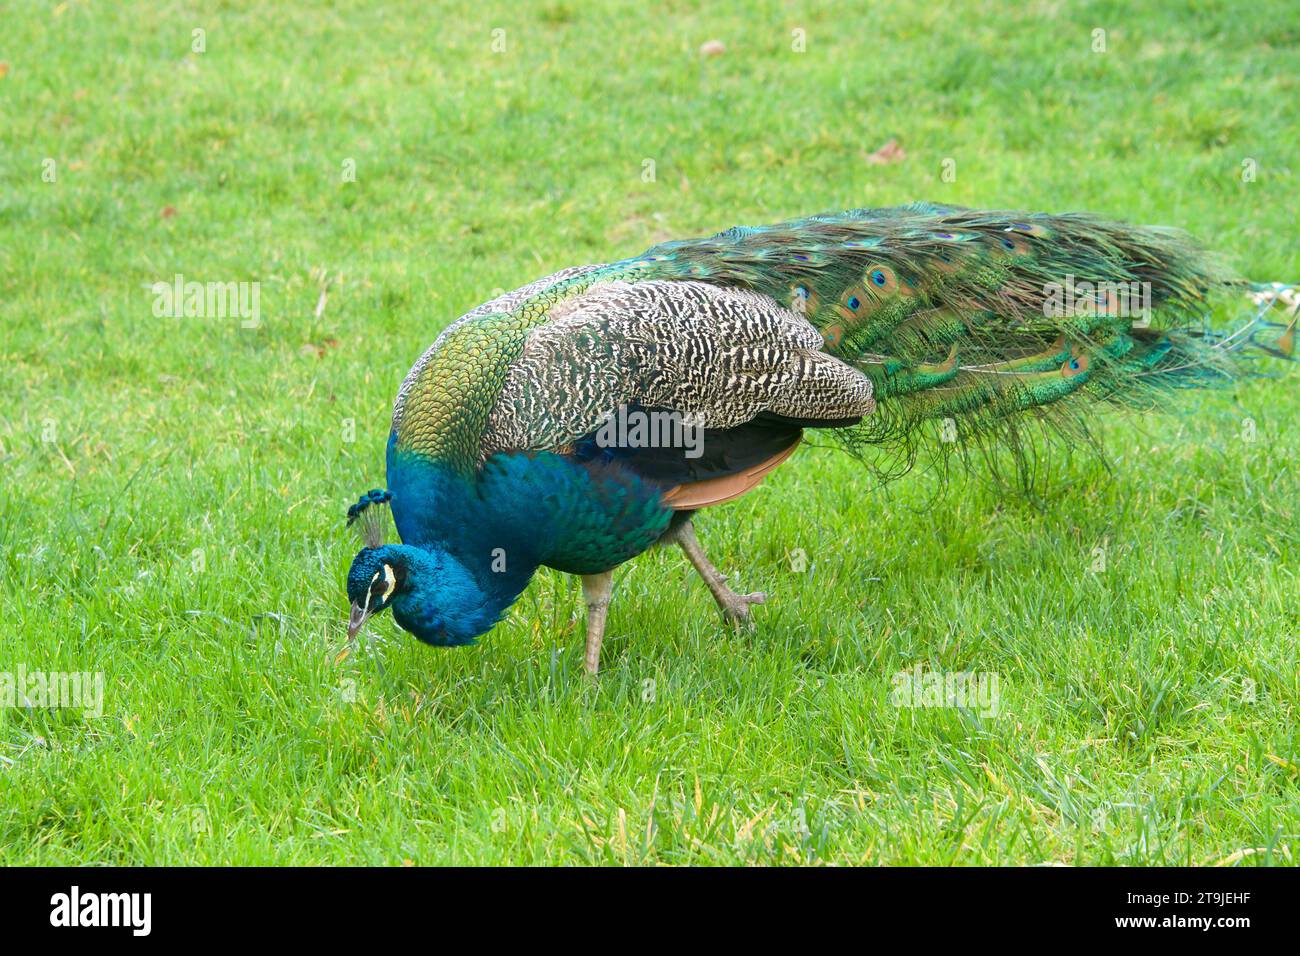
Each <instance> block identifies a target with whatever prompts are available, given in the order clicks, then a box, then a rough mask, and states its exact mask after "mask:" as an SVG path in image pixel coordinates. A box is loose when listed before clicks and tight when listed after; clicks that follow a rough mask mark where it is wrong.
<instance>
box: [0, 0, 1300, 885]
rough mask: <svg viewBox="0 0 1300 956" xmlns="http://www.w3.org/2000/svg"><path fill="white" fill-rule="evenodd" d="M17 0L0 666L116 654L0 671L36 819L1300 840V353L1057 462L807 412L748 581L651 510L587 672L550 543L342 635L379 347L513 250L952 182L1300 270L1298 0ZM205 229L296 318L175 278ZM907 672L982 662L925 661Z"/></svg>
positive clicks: (1253, 264) (449, 842) (614, 841)
mask: <svg viewBox="0 0 1300 956" xmlns="http://www.w3.org/2000/svg"><path fill="white" fill-rule="evenodd" d="M814 7H815V8H816V9H814ZM724 8H725V9H724ZM0 19H2V20H3V24H4V25H3V30H2V31H0V64H2V65H0V362H2V365H0V369H2V374H0V469H2V475H3V477H2V480H0V569H2V573H3V580H2V581H0V621H2V622H3V625H2V626H0V673H9V674H16V673H18V672H19V670H20V669H22V670H24V671H25V672H28V673H30V672H33V671H38V672H90V673H100V674H102V675H103V681H104V684H103V687H104V695H103V715H102V716H100V717H90V716H86V715H85V714H84V713H83V712H82V711H81V710H79V709H75V708H63V709H46V708H35V709H30V708H24V707H21V706H18V707H3V708H0V863H6V864H26V863H47V864H50V863H59V864H63V863H91V864H99V863H102V864H128V863H146V864H182V863H200V864H228V863H231V864H234V863H243V864H249V863H251V864H272V863H362V864H385V865H387V864H392V865H400V864H403V863H407V862H410V863H414V864H441V863H516V864H533V863H546V864H553V863H608V864H681V863H704V864H728V863H798V864H823V863H827V864H858V863H885V864H1045V863H1066V864H1138V865H1143V864H1198V865H1199V864H1205V865H1213V864H1228V865H1233V864H1236V865H1261V864H1281V865H1288V864H1294V863H1296V862H1297V860H1298V859H1300V730H1298V729H1297V727H1298V721H1297V717H1298V716H1300V715H1298V713H1297V711H1298V709H1300V673H1298V670H1297V639H1298V638H1300V609H1298V608H1300V589H1298V584H1300V582H1298V581H1297V573H1298V569H1300V531H1298V527H1300V526H1298V523H1297V519H1298V517H1300V516H1298V514H1297V510H1298V504H1300V491H1298V488H1300V477H1298V476H1300V375H1296V376H1292V377H1290V378H1274V379H1266V380H1262V381H1258V382H1253V383H1249V384H1247V385H1243V386H1242V387H1240V388H1238V389H1236V390H1235V391H1230V392H1219V393H1202V394H1195V395H1192V394H1189V395H1188V396H1187V397H1186V401H1185V402H1184V403H1183V404H1182V405H1181V406H1180V410H1179V411H1178V412H1177V413H1175V414H1170V415H1167V416H1142V417H1139V418H1136V419H1134V418H1131V417H1130V418H1123V417H1120V416H1117V415H1114V414H1113V413H1109V412H1101V411H1099V412H1097V414H1096V418H1097V421H1098V424H1100V425H1102V426H1103V430H1104V433H1105V434H1106V436H1107V448H1108V460H1107V461H1108V465H1109V467H1108V466H1107V464H1103V463H1102V462H1100V461H1099V460H1098V459H1097V458H1096V457H1095V456H1091V455H1089V454H1087V453H1086V451H1085V450H1084V449H1078V450H1077V452H1076V453H1074V454H1066V453H1064V450H1063V449H1061V448H1060V447H1055V448H1051V449H1048V448H1047V446H1044V449H1045V454H1044V456H1043V460H1042V468H1041V474H1040V476H1039V477H1040V481H1039V485H1038V490H1037V492H1036V494H1035V495H1033V496H1026V495H1024V494H1021V493H1018V492H1015V491H1013V490H1010V489H1008V488H1005V487H1000V486H998V485H997V484H996V483H994V482H991V481H988V480H984V479H981V478H979V477H978V476H976V477H965V476H963V475H961V474H955V475H953V476H951V477H950V479H949V480H948V481H947V483H946V484H943V483H941V482H940V481H939V480H938V479H937V477H936V476H935V475H934V474H932V473H914V474H912V475H910V476H908V477H906V478H904V479H902V480H900V481H897V482H895V483H893V484H891V485H888V486H881V485H880V484H879V483H878V482H877V481H876V480H875V479H874V478H873V477H872V475H871V473H870V471H869V470H868V469H866V468H865V467H863V466H862V465H861V464H859V463H856V462H855V461H854V460H853V459H851V458H849V457H847V456H845V455H843V454H841V453H838V452H836V451H834V450H833V449H831V448H829V447H820V448H812V447H809V448H805V449H804V450H802V451H801V452H800V453H799V454H798V455H797V456H796V458H795V459H794V460H793V461H792V462H791V463H790V464H788V465H787V466H786V467H784V468H783V469H781V470H780V471H779V473H777V474H776V475H774V476H773V477H772V478H771V479H770V480H769V481H768V482H767V483H766V484H765V485H764V486H763V487H762V488H761V490H759V491H757V492H755V493H754V494H752V495H750V496H748V497H746V498H745V499H743V500H741V501H739V502H737V503H735V504H734V505H731V506H729V507H726V508H723V509H718V510H716V511H712V512H709V513H707V514H704V515H702V516H701V519H700V521H699V526H700V532H701V536H702V538H703V540H704V542H705V544H706V545H707V547H708V548H709V549H710V551H711V553H712V554H713V556H714V558H715V560H716V561H717V562H718V563H719V564H720V565H722V566H723V567H724V569H725V570H727V571H729V572H732V573H734V574H735V575H736V576H737V579H738V582H739V586H740V587H742V588H743V589H746V590H765V591H767V592H768V593H769V595H770V599H769V602H768V604H767V605H766V606H765V607H763V608H760V609H758V611H757V615H756V616H757V620H758V626H757V628H756V630H755V631H754V632H753V633H750V634H736V633H732V632H730V631H728V630H727V629H725V628H724V627H723V626H722V624H721V622H720V620H719V618H718V616H717V614H716V611H715V609H714V607H713V604H712V601H711V600H710V598H709V595H708V593H707V592H706V591H705V589H704V587H703V586H702V585H701V584H700V582H699V581H698V580H697V579H696V578H695V577H694V574H693V572H692V571H691V569H690V568H689V566H688V565H687V564H686V562H685V561H684V560H683V559H682V558H681V556H680V555H679V554H677V553H675V552H669V551H667V550H661V551H655V552H652V553H650V554H647V555H645V556H643V557H642V558H640V559H638V560H637V561H636V562H634V563H633V564H631V565H629V566H626V567H625V568H624V569H622V570H621V571H620V572H619V574H618V575H617V577H616V583H615V595H614V606H613V610H612V614H611V618H610V636H609V637H607V639H606V646H605V653H604V665H605V669H604V672H603V673H602V675H601V676H600V678H599V679H598V680H597V681H594V682H593V681H591V680H589V679H588V678H587V677H586V676H585V675H584V673H583V672H582V667H581V645H582V627H583V625H582V607H581V600H580V595H579V592H578V589H577V587H576V581H574V580H573V579H570V578H567V577H565V576H562V575H559V574H553V573H550V572H543V573H542V574H540V575H539V576H538V578H537V579H536V580H535V581H534V583H533V584H532V586H531V587H530V588H529V590H528V591H527V592H526V593H525V595H524V597H523V599H522V600H521V601H520V602H519V604H518V605H516V607H515V608H514V609H513V611H512V612H511V613H510V616H509V618H508V619H507V620H506V621H505V622H504V623H503V624H501V625H500V626H499V627H498V628H497V629H496V630H495V631H493V632H492V633H491V634H490V635H488V636H487V637H486V638H485V639H484V640H483V641H482V643H481V644H480V645H479V646H478V647H473V648H461V649H455V650H440V649H432V648H428V647H425V646H423V645H420V644H418V643H417V642H415V641H414V640H413V639H411V638H409V637H408V636H407V635H405V634H403V633H402V632H401V631H399V630H398V629H397V627H396V625H395V624H394V623H393V622H392V620H391V616H385V617H384V618H383V619H382V620H378V621H376V622H375V624H374V626H373V627H372V628H370V630H369V632H368V633H369V640H368V641H367V642H366V643H365V644H363V645H362V647H361V648H360V649H358V650H357V651H355V652H353V653H351V654H349V655H341V653H340V652H341V651H343V649H344V647H345V638H344V620H345V617H346V610H347V604H346V599H345V596H344V593H343V578H344V575H345V573H346V569H347V567H348V563H349V561H350V560H351V558H352V555H353V554H354V552H355V550H356V542H355V541H354V539H353V538H352V537H351V536H350V535H348V534H347V533H345V530H344V527H343V524H344V511H345V509H346V507H347V505H348V504H349V503H350V502H352V501H354V500H355V499H356V496H357V495H358V494H359V493H361V492H363V491H365V490H366V489H368V488H371V487H376V486H380V487H382V485H383V483H384V474H383V446H384V442H385V440H386V437H387V431H388V421H389V414H390V409H391V404H392V400H393V397H394V395H395V393H396V389H397V386H398V383H399V382H400V381H401V379H402V377H403V376H404V375H405V373H406V371H407V369H408V368H409V367H410V365H411V364H412V363H413V362H414V361H415V359H416V358H417V357H418V356H419V354H420V353H421V352H422V351H423V350H424V349H425V348H426V347H427V345H428V344H429V343H430V342H431V341H432V340H433V338H434V337H435V335H436V334H437V332H438V331H439V330H440V329H441V328H442V327H444V326H445V325H446V324H447V323H448V322H449V321H451V320H452V319H453V318H455V317H456V316H457V315H459V314H460V313H462V312H464V311H465V310H467V309H469V308H471V307H472V306H474V305H476V304H478V303H479V302H481V301H483V300H484V299H487V298H488V297H490V296H491V295H493V293H494V292H496V291H498V290H502V289H509V288H514V287H516V286H519V285H522V284H523V283H525V282H527V281H529V280H531V279H533V278H536V277H538V276H540V275H544V274H546V273H547V272H550V271H552V270H555V269H558V268H560V267H563V266H567V265H573V264H580V263H586V262H603V261H608V260H609V259H612V258H617V257H622V256H627V255H632V254H635V253H638V252H640V251H642V250H643V249H644V248H646V247H647V246H649V245H651V244H653V243H655V242H657V241H661V240H663V239H667V238H682V237H690V236H695V235H701V234H709V233H712V232H716V231H717V230H719V229H723V228H726V227H729V226H731V225H734V224H738V223H740V224H761V223H767V222H771V221H776V220H779V219H783V218H790V217H793V216H799V215H805V214H810V213H813V212H818V211H823V210H827V209H842V208H848V207H853V206H875V205H892V204H897V203H900V202H907V201H911V200H915V199H929V200H933V201H939V202H951V203H956V204H961V205H970V206H982V207H994V208H1029V209H1046V210H1051V211H1069V210H1076V209H1090V210H1093V211H1096V212H1100V213H1105V214H1109V215H1113V216H1116V217H1121V218H1126V219H1130V220H1133V221H1136V222H1143V223H1161V224H1169V225H1177V226H1181V227H1184V228H1186V229H1189V230H1190V231H1192V232H1193V233H1195V234H1196V235H1198V236H1200V237H1201V238H1202V239H1204V240H1205V241H1206V242H1207V243H1209V244H1211V245H1212V246H1214V247H1216V248H1217V249H1219V250H1221V251H1222V253H1223V255H1224V259H1225V261H1226V262H1227V263H1228V264H1229V265H1230V266H1231V267H1233V268H1234V269H1236V270H1237V271H1239V272H1240V273H1242V274H1245V275H1247V276H1249V277H1252V278H1256V279H1283V280H1295V279H1300V237H1298V236H1297V231H1298V230H1297V226H1296V221H1297V219H1296V216H1297V213H1296V195H1297V192H1298V190H1297V185H1298V182H1297V179H1298V173H1300V169H1298V168H1297V165H1298V163H1300V156H1298V155H1297V146H1296V144H1297V143H1300V117H1298V115H1297V112H1296V109H1295V105H1296V103H1297V101H1298V100H1300V82H1298V80H1297V74H1298V73H1300V68H1298V67H1297V62H1298V54H1300V50H1298V49H1297V44H1298V42H1300V25H1298V19H1297V17H1296V14H1295V10H1294V5H1293V4H1292V3H1291V2H1289V0H1265V2H1262V3H1258V4H1255V5H1254V6H1253V7H1252V8H1251V10H1250V15H1249V16H1247V15H1245V14H1244V13H1243V11H1242V9H1241V8H1240V5H1239V4H1236V3H1231V2H1212V0H1195V2H1185V3H1158V2H1150V3H1118V2H1109V3H1108V2H1097V3H1064V2H1047V0H1043V2H1031V3H1029V4H1019V3H1010V2H1008V3H993V2H957V3H944V4H940V5H927V4H914V3H908V2H902V0H898V2H887V3H886V2H873V3H872V4H870V5H869V7H867V6H865V5H860V4H856V3H839V4H826V5H823V4H816V5H811V4H810V5H807V6H806V7H805V6H803V5H792V6H790V7H789V8H785V7H782V6H781V5H780V4H777V3H758V2H755V3H748V4H743V3H742V4H725V5H714V4H706V3H693V2H684V0H670V2H666V3H661V4H648V3H642V2H621V3H612V4H605V5H603V6H602V7H601V8H600V9H589V5H588V4H586V3H579V2H576V0H563V2H560V0H557V2H543V3H535V4H516V3H510V2H504V0H475V2H472V3H471V2H462V3H440V4H437V5H428V4H423V3H415V2H390V3H385V4H380V5H373V4H367V3H363V2H340V3H335V4H331V5H329V6H328V8H326V9H321V8H320V6H319V5H317V4H308V3H290V2H285V3H276V4H266V3H262V2H258V0H241V2H229V3H198V2H196V3H141V4H113V3H104V2H78V0H68V2H59V3H52V2H40V3H37V2H30V3H29V2H16V0H7V2H4V3H3V4H2V9H0ZM196 30H199V31H202V33H195V31H196ZM1098 30H1102V31H1105V32H1104V34H1098V33H1096V32H1095V31H1098ZM496 31H504V32H496ZM711 40H717V41H721V42H722V43H723V44H724V45H725V52H723V53H722V54H721V55H716V56H705V55H702V54H701V52H700V47H701V45H702V44H704V43H706V42H707V41H711ZM1099 41H1104V50H1099V49H1096V48H1097V47H1099V46H1100V45H1101V43H1100V42H1099ZM196 47H198V48H201V50H202V52H196ZM891 139H896V140H897V142H898V144H899V145H900V146H901V148H902V150H903V152H904V153H905V155H904V156H903V157H902V158H901V160H898V161H893V162H887V163H875V162H872V161H871V159H870V157H871V156H872V154H874V153H876V151H877V150H878V149H880V147H882V146H883V145H885V144H886V143H887V142H888V141H889V140H891ZM894 158H895V159H897V157H896V156H895V157H894ZM945 173H947V174H948V175H945ZM177 275H180V276H182V277H183V278H184V279H185V280H187V281H199V282H222V283H225V282H234V283H238V282H249V283H252V282H256V283H258V284H259V285H258V289H259V296H260V301H259V307H260V313H259V321H258V322H257V323H256V324H255V326H254V327H246V326H247V325H252V324H253V323H248V322H243V321H241V319H240V317H239V316H238V315H234V316H227V317H221V318H214V317H207V318H199V317H191V318H185V317H183V316H182V317H172V316H169V315H161V316H159V315H156V314H155V308H154V305H155V297H154V294H153V292H152V291H151V288H150V287H151V286H152V284H153V283H156V282H165V283H171V282H173V281H174V278H175V277H176V276H177ZM1243 306H1244V303H1243ZM1243 311H1244V309H1243ZM818 444H821V445H828V444H829V443H828V442H826V441H821V442H818ZM917 668H920V673H922V674H927V673H935V672H937V673H940V674H942V675H953V674H959V673H969V674H973V675H977V676H981V677H983V678H985V679H996V681H997V687H998V701H997V707H996V708H978V707H967V708H957V707H903V706H897V704H898V703H899V701H898V700H897V698H895V697H894V696H893V692H894V690H895V689H896V679H895V678H896V675H897V674H899V673H900V672H903V671H908V672H910V673H912V674H915V673H917ZM993 710H996V713H992V712H991V711H993Z"/></svg>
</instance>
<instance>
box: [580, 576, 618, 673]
mask: <svg viewBox="0 0 1300 956" xmlns="http://www.w3.org/2000/svg"><path fill="white" fill-rule="evenodd" d="M613 588H614V572H613V571H605V572H602V573H601V574H584V575H583V576H582V597H583V599H584V600H585V601H586V602H587V655H586V659H585V661H586V666H587V673H588V674H595V673H596V671H598V670H600V642H601V640H602V639H603V638H604V637H605V617H606V615H608V614H609V595H610V592H611V591H612V590H613Z"/></svg>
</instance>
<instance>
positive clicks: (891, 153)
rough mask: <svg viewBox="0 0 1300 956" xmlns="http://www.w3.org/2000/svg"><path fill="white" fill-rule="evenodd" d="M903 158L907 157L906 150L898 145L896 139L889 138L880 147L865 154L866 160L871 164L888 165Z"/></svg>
mask: <svg viewBox="0 0 1300 956" xmlns="http://www.w3.org/2000/svg"><path fill="white" fill-rule="evenodd" d="M905 159H907V152H906V150H904V149H903V147H901V146H899V145H898V140H896V139H891V140H890V141H889V142H888V143H886V144H885V145H884V146H882V147H880V149H878V150H876V151H875V152H874V153H870V154H868V155H867V162H868V163H870V164H871V165H872V166H888V165H889V164H890V163H901V162H902V161H903V160H905Z"/></svg>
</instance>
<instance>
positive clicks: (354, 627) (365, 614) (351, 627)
mask: <svg viewBox="0 0 1300 956" xmlns="http://www.w3.org/2000/svg"><path fill="white" fill-rule="evenodd" d="M369 617H370V609H369V608H366V607H361V606H360V605H358V604H354V605H352V613H351V614H349V615H348V640H349V641H350V640H352V639H353V638H354V637H356V636H357V632H359V631H360V630H361V629H362V628H363V627H365V626H366V620H367V619H368V618H369Z"/></svg>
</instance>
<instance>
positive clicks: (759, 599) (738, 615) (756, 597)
mask: <svg viewBox="0 0 1300 956" xmlns="http://www.w3.org/2000/svg"><path fill="white" fill-rule="evenodd" d="M717 600H718V608H719V609H720V610H721V611H722V619H723V620H724V621H726V622H727V623H728V624H730V625H731V626H733V627H738V628H752V627H753V626H754V620H753V617H752V616H751V615H750V613H749V608H750V606H751V605H754V604H762V603H763V602H764V601H766V600H767V595H766V594H764V593H763V592H762V591H754V592H752V593H750V594H737V593H736V592H734V591H731V590H728V591H727V593H726V594H723V595H720V596H718V599H717Z"/></svg>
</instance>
